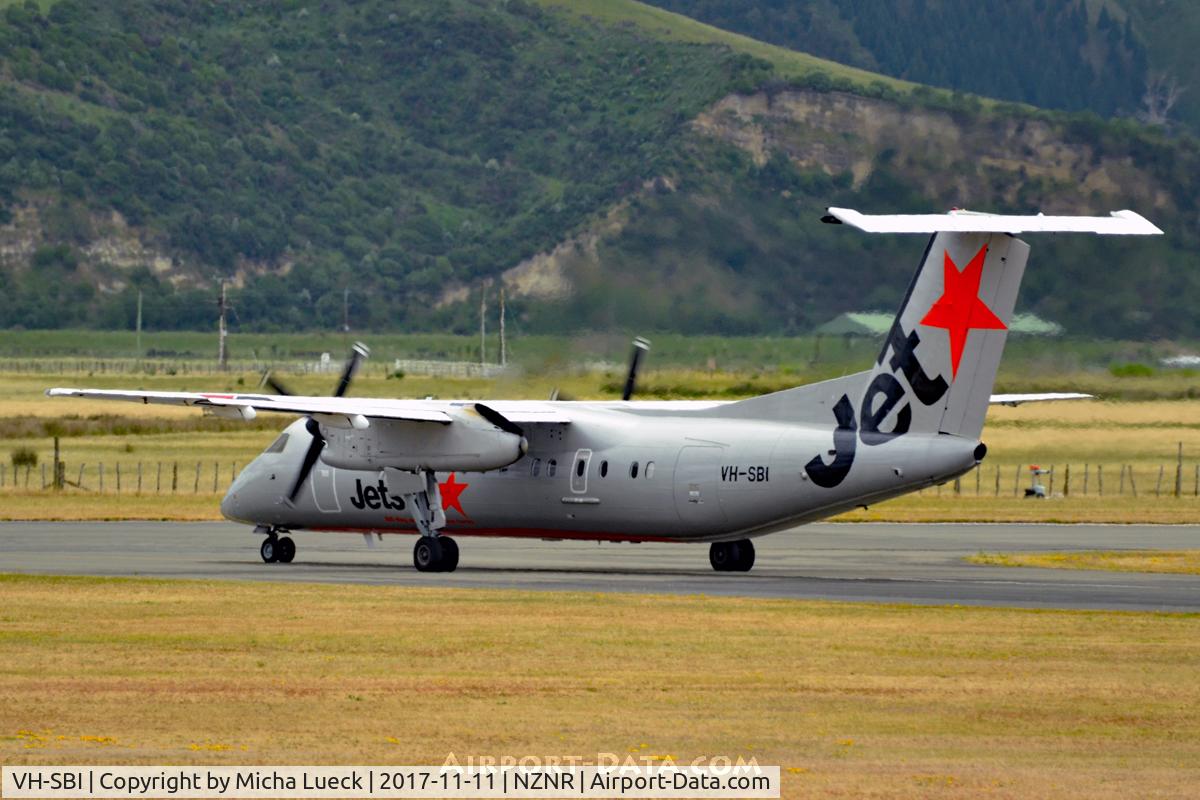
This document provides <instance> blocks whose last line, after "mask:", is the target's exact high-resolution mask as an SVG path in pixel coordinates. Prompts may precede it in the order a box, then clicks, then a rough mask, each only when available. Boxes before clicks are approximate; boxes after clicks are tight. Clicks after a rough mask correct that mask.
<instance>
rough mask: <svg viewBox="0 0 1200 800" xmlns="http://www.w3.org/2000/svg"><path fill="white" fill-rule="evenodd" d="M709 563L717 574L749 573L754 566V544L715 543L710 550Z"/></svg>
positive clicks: (743, 541) (746, 540)
mask: <svg viewBox="0 0 1200 800" xmlns="http://www.w3.org/2000/svg"><path fill="white" fill-rule="evenodd" d="M708 563H710V564H712V568H713V569H715V570H716V571H717V572H749V571H750V568H751V567H753V566H754V542H752V541H750V540H749V539H739V540H738V541H736V542H713V543H712V545H711V546H710V547H709V548H708Z"/></svg>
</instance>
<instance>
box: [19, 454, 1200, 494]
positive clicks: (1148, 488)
mask: <svg viewBox="0 0 1200 800" xmlns="http://www.w3.org/2000/svg"><path fill="white" fill-rule="evenodd" d="M238 470H239V465H238V462H236V461H215V460H207V461H205V460H199V461H178V460H177V461H122V460H117V461H107V462H105V461H101V462H97V463H87V462H66V461H63V462H59V466H58V473H59V475H58V480H57V481H56V480H55V475H54V473H55V466H54V463H53V462H52V461H45V462H42V463H41V464H37V465H21V466H14V465H12V464H7V463H0V491H14V490H16V491H40V490H54V489H59V488H61V489H65V490H68V491H82V492H89V493H96V494H118V495H172V494H206V493H207V494H223V493H224V492H225V491H226V490H227V489H228V488H229V485H230V484H231V483H233V481H234V479H235V478H237V475H238ZM921 493H922V494H925V495H930V494H934V495H938V496H941V495H956V496H961V497H1026V496H1043V495H1044V496H1046V497H1125V496H1131V497H1200V463H1195V464H1186V465H1185V464H1184V463H1183V462H1176V463H1162V464H1158V465H1146V464H1139V465H1137V466H1134V465H1133V464H1114V463H1107V464H1091V463H1084V464H1062V465H1051V466H1048V467H1035V468H1034V469H1031V465H1029V464H998V463H997V464H986V463H985V464H980V465H979V466H977V467H976V468H975V469H973V470H972V471H971V472H969V473H967V474H966V475H963V476H962V477H960V478H957V479H955V480H954V481H950V482H948V483H945V484H942V485H941V486H935V487H930V488H927V489H923V490H921Z"/></svg>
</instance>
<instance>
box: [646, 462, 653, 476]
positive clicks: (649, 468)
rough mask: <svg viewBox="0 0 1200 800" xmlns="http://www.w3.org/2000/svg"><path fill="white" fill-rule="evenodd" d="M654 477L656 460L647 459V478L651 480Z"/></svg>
mask: <svg viewBox="0 0 1200 800" xmlns="http://www.w3.org/2000/svg"><path fill="white" fill-rule="evenodd" d="M653 477H654V462H653V461H647V462H646V480H650V479H651V478H653Z"/></svg>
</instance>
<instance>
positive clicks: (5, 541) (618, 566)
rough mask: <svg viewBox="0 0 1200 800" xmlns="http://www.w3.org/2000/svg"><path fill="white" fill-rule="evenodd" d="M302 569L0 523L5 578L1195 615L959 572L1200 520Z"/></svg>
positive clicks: (1173, 584) (816, 531)
mask: <svg viewBox="0 0 1200 800" xmlns="http://www.w3.org/2000/svg"><path fill="white" fill-rule="evenodd" d="M293 538H294V539H295V541H296V545H297V555H296V561H295V562H294V563H292V564H264V563H262V561H261V560H260V559H259V556H258V545H259V542H260V541H261V540H260V537H258V536H255V535H253V534H251V532H250V529H249V528H247V527H244V526H239V525H231V524H225V523H163V522H118V523H33V522H30V523H26V522H15V523H0V571H2V572H37V573H55V574H73V575H141V576H148V577H157V578H222V579H240V580H272V581H316V582H324V583H370V584H387V585H396V586H457V587H486V588H498V589H499V588H503V589H512V588H517V589H545V590H582V591H591V592H613V591H622V592H660V593H676V594H696V593H702V594H720V595H743V596H753V597H796V598H823V599H835V600H859V601H882V602H900V603H961V604H969V605H1001V606H1030V607H1053V608H1109V609H1131V610H1134V609H1136V610H1171V611H1200V576H1188V575H1151V574H1135V573H1120V572H1087V571H1077V570H1045V569H1025V568H1007V567H1005V568H1002V567H983V566H974V565H971V564H967V563H964V561H963V557H964V556H968V555H972V554H974V553H978V552H980V551H988V552H996V551H1000V552H1004V551H1031V550H1086V549H1103V550H1109V549H1143V548H1161V549H1178V548H1196V547H1200V526H1186V527H1184V526H1141V525H893V524H853V525H851V524H818V525H809V526H806V527H802V528H796V529H794V530H791V531H786V532H783V533H777V534H774V535H772V536H768V537H766V538H763V539H758V540H756V546H757V548H758V559H757V563H756V566H755V567H754V570H753V571H752V572H750V573H742V574H738V573H732V574H731V573H714V572H713V571H712V570H711V569H710V568H709V566H708V548H707V545H669V544H636V545H635V544H600V545H598V544H595V543H584V542H542V541H533V542H530V541H522V540H511V539H484V538H470V537H463V538H461V539H459V540H458V541H459V545H460V547H461V550H462V561H461V562H460V565H459V568H458V571H457V572H454V573H449V574H425V573H419V572H417V571H415V570H414V569H413V567H412V560H411V552H412V542H413V539H412V537H409V536H389V537H385V538H384V540H383V542H382V543H379V544H378V545H377V546H376V547H375V548H373V549H371V548H368V547H367V546H366V544H365V543H364V541H363V539H362V537H361V536H359V535H351V534H317V533H303V532H301V533H297V534H294V535H293Z"/></svg>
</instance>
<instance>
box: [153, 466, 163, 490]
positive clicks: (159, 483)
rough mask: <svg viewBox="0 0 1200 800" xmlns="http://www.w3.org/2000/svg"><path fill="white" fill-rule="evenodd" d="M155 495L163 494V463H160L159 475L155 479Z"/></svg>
mask: <svg viewBox="0 0 1200 800" xmlns="http://www.w3.org/2000/svg"><path fill="white" fill-rule="evenodd" d="M154 493H155V494H162V462H161V461H160V462H158V475H157V477H155V479H154Z"/></svg>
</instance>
